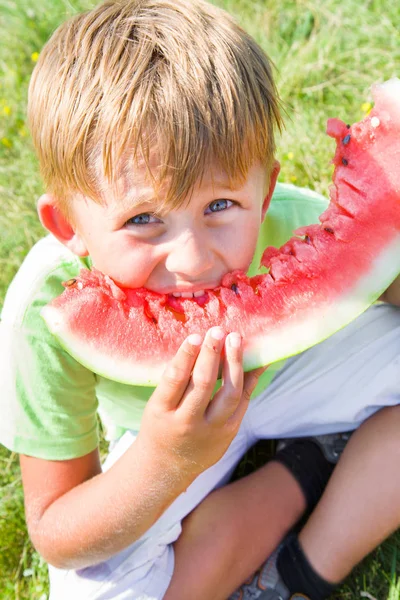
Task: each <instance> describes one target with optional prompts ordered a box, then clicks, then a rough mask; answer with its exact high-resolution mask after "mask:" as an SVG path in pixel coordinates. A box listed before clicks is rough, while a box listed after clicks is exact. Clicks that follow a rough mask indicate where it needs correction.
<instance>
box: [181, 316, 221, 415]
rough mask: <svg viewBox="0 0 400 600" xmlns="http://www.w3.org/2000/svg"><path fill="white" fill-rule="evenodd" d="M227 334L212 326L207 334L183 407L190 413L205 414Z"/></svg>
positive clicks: (215, 380)
mask: <svg viewBox="0 0 400 600" xmlns="http://www.w3.org/2000/svg"><path fill="white" fill-rule="evenodd" d="M224 337H225V334H224V332H223V331H222V329H221V328H220V327H212V328H211V329H210V330H209V331H208V332H207V334H206V336H205V338H204V342H203V344H202V346H201V350H200V352H199V355H198V357H197V360H196V363H195V365H194V368H193V372H192V378H191V380H190V382H189V385H188V387H187V390H186V393H185V397H184V399H183V403H182V407H183V408H184V410H187V411H190V413H192V414H193V413H196V414H199V413H200V414H204V412H205V410H206V409H207V406H208V404H209V402H210V400H211V396H212V394H213V391H214V388H215V384H216V383H217V378H218V370H219V364H220V361H221V352H222V348H223V345H224Z"/></svg>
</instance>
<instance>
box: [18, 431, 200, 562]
mask: <svg viewBox="0 0 400 600" xmlns="http://www.w3.org/2000/svg"><path fill="white" fill-rule="evenodd" d="M20 462H21V472H22V480H23V485H24V494H25V512H26V521H27V525H28V531H29V534H30V537H31V539H32V542H33V544H34V546H35V547H36V549H37V550H38V552H39V553H40V554H41V555H42V556H43V557H44V558H45V560H46V561H47V562H49V563H50V564H52V565H54V566H56V567H59V568H63V569H69V568H71V569H77V568H83V567H86V566H89V565H92V564H95V563H97V562H101V561H103V560H106V559H108V558H109V557H110V556H111V555H113V554H115V553H117V552H118V551H120V550H122V549H123V548H125V547H126V546H128V545H129V544H131V543H133V542H134V541H135V540H136V539H138V538H139V537H140V536H141V535H142V534H143V533H144V532H145V531H146V530H147V529H149V527H150V526H151V525H152V524H153V523H154V522H155V521H156V519H157V518H158V517H159V516H160V514H161V513H162V512H163V511H164V510H165V509H166V508H167V507H168V505H169V504H170V503H171V502H172V501H173V500H174V499H175V497H176V496H178V495H179V493H181V492H182V491H183V490H184V489H185V488H186V487H187V485H189V483H190V480H189V479H185V478H184V477H182V475H181V474H180V473H179V472H178V471H176V472H175V473H173V472H172V469H171V466H170V465H166V464H163V463H164V461H163V460H162V457H160V456H159V455H156V454H154V455H153V456H146V455H143V451H142V449H141V448H140V444H137V443H136V442H135V443H134V444H133V445H132V447H130V448H129V449H128V451H127V452H126V453H125V454H124V455H123V456H122V457H121V458H120V459H119V460H118V461H117V462H116V463H115V465H113V466H112V467H111V468H110V469H109V471H107V472H105V473H102V472H101V467H100V460H99V455H98V451H97V450H95V451H93V452H92V453H90V454H87V455H86V456H83V457H81V458H76V459H72V460H68V461H48V460H43V459H39V458H32V457H30V456H24V455H21V457H20ZM44 481H45V482H46V485H45V486H44V485H43V482H44Z"/></svg>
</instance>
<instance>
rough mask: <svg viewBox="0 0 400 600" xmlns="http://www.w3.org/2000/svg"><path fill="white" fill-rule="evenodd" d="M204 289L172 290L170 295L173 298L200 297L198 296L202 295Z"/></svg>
mask: <svg viewBox="0 0 400 600" xmlns="http://www.w3.org/2000/svg"><path fill="white" fill-rule="evenodd" d="M204 294H205V291H204V290H199V291H198V292H194V293H192V292H172V296H174V297H175V298H200V296H204Z"/></svg>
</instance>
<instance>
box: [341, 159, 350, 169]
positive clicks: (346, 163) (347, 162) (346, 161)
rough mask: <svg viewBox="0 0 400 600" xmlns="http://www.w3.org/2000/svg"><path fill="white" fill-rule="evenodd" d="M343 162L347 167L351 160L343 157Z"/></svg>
mask: <svg viewBox="0 0 400 600" xmlns="http://www.w3.org/2000/svg"><path fill="white" fill-rule="evenodd" d="M342 164H343V165H344V166H345V167H347V165H348V164H349V161H348V160H347V158H342Z"/></svg>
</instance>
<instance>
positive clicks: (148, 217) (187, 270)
mask: <svg viewBox="0 0 400 600" xmlns="http://www.w3.org/2000/svg"><path fill="white" fill-rule="evenodd" d="M278 171H279V165H278V163H276V168H275V171H274V174H273V176H272V181H271V184H270V188H269V191H268V186H267V185H266V183H267V181H266V174H265V169H264V168H263V167H261V165H258V164H257V165H255V166H253V167H252V168H251V170H250V171H249V173H248V176H247V179H246V181H245V182H244V184H243V185H242V186H241V187H240V188H238V189H235V190H231V189H230V188H229V183H228V179H227V176H226V175H225V174H224V173H223V172H222V171H221V170H218V169H215V170H213V171H212V172H209V173H206V175H205V176H204V178H203V180H202V181H201V182H200V183H199V184H197V185H196V186H195V188H194V190H193V194H192V196H191V198H190V201H189V202H188V203H187V204H185V203H184V204H183V206H181V207H179V208H177V209H174V210H171V211H169V212H167V214H163V215H160V214H157V201H156V200H155V199H154V191H153V187H152V185H151V183H150V182H149V179H148V178H147V177H146V171H145V169H143V170H141V169H138V168H137V169H135V171H134V173H132V177H131V179H130V181H129V186H128V187H127V190H128V191H127V192H126V193H125V197H123V198H118V199H117V198H115V197H113V196H112V195H111V194H110V197H109V200H108V201H107V204H106V205H105V206H104V205H99V204H96V203H95V202H93V201H92V200H88V201H87V202H83V201H82V200H76V201H75V202H74V206H73V213H74V219H75V227H74V229H75V235H76V236H78V237H79V239H80V243H81V244H82V246H81V248H82V249H81V251H80V252H79V253H80V254H83V253H87V254H89V255H90V256H91V258H92V260H93V264H94V266H95V267H97V268H98V269H99V270H101V271H102V272H103V273H106V274H107V275H110V276H111V277H112V278H113V279H114V280H115V281H116V282H117V283H119V284H120V285H122V286H124V287H131V288H135V287H146V288H148V289H150V290H153V291H155V292H159V293H166V294H176V295H179V294H180V293H181V294H189V295H190V296H191V294H194V293H195V294H196V295H198V296H201V294H202V292H204V291H205V290H207V289H211V288H214V287H216V286H218V285H219V284H220V282H221V279H222V277H223V276H224V275H225V274H226V273H228V272H229V271H233V270H234V269H242V270H244V271H246V270H247V268H248V267H249V265H250V263H251V260H252V258H253V254H254V251H255V247H256V242H257V237H258V233H259V229H260V225H261V223H262V220H263V218H264V215H265V212H266V209H267V207H268V203H269V199H270V192H271V193H272V190H273V187H274V185H275V181H276V176H277V173H278Z"/></svg>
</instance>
